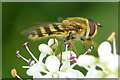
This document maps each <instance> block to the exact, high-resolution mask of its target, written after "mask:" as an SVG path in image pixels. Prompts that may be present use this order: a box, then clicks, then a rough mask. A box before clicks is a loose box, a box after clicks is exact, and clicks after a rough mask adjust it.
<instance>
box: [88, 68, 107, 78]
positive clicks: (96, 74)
mask: <svg viewBox="0 0 120 80" xmlns="http://www.w3.org/2000/svg"><path fill="white" fill-rule="evenodd" d="M95 67H96V66H92V67H90V69H89V70H88V72H87V74H86V78H103V77H104V75H105V73H104V72H103V71H101V70H96V69H95Z"/></svg>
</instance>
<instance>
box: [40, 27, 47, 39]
mask: <svg viewBox="0 0 120 80" xmlns="http://www.w3.org/2000/svg"><path fill="white" fill-rule="evenodd" d="M40 30H41V33H42V34H43V35H44V37H48V36H49V35H48V34H47V33H46V31H45V29H44V27H40Z"/></svg>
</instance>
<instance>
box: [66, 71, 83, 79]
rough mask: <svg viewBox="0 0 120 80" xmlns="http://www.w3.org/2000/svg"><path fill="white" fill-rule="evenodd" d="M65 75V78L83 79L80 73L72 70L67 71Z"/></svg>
mask: <svg viewBox="0 0 120 80" xmlns="http://www.w3.org/2000/svg"><path fill="white" fill-rule="evenodd" d="M65 75H66V78H84V75H83V73H81V72H80V71H78V70H74V69H69V70H67V72H66V73H65Z"/></svg>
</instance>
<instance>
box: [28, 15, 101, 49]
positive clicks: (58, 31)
mask: <svg viewBox="0 0 120 80" xmlns="http://www.w3.org/2000/svg"><path fill="white" fill-rule="evenodd" d="M98 27H102V26H101V25H100V24H99V23H96V22H95V21H93V20H92V19H87V18H83V17H70V18H66V19H64V20H62V21H61V22H57V23H51V24H48V25H43V26H39V27H37V28H35V29H33V30H31V31H29V33H28V38H29V39H32V40H36V39H40V38H45V37H51V36H60V37H63V38H64V41H65V42H66V41H69V40H82V42H83V46H84V42H88V43H92V41H91V38H93V37H94V36H95V35H96V33H97V28H98ZM84 48H85V47H84Z"/></svg>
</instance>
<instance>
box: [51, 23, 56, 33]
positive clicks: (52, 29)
mask: <svg viewBox="0 0 120 80" xmlns="http://www.w3.org/2000/svg"><path fill="white" fill-rule="evenodd" d="M49 28H50V30H51V31H52V32H54V31H57V30H56V29H55V28H54V26H53V25H52V24H50V25H49Z"/></svg>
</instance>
